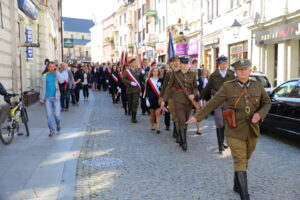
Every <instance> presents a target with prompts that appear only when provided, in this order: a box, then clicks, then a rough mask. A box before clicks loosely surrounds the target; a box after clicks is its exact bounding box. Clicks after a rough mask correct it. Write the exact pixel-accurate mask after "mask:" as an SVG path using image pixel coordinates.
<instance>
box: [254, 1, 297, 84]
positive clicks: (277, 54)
mask: <svg viewBox="0 0 300 200" xmlns="http://www.w3.org/2000/svg"><path fill="white" fill-rule="evenodd" d="M253 2H254V9H255V13H256V19H255V22H256V23H255V24H254V25H252V26H250V27H249V29H250V30H251V33H252V37H253V43H255V45H254V49H253V56H252V60H253V63H254V64H255V65H256V66H257V67H258V69H259V70H260V71H262V72H264V73H265V74H267V76H268V77H269V78H270V79H271V81H272V82H273V84H274V85H275V86H276V85H279V84H281V83H282V82H284V81H286V80H289V79H292V78H296V77H300V53H299V52H300V51H299V45H300V4H299V1H297V0H283V1H274V0H268V1H266V0H262V1H257V0H255V1H253ZM269 8H272V12H269Z"/></svg>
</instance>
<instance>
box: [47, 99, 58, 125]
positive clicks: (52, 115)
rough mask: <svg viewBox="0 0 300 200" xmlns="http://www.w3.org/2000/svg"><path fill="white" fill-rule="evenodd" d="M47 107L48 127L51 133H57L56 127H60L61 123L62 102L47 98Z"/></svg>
mask: <svg viewBox="0 0 300 200" xmlns="http://www.w3.org/2000/svg"><path fill="white" fill-rule="evenodd" d="M45 105H46V113H47V118H48V127H49V129H50V131H55V130H56V127H57V126H60V123H61V112H60V101H59V100H58V99H56V98H55V97H46V99H45ZM55 124H56V126H55Z"/></svg>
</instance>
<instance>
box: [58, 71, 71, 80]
mask: <svg viewBox="0 0 300 200" xmlns="http://www.w3.org/2000/svg"><path fill="white" fill-rule="evenodd" d="M68 79H69V73H68V69H66V70H63V71H61V72H60V76H58V82H59V83H64V82H68Z"/></svg>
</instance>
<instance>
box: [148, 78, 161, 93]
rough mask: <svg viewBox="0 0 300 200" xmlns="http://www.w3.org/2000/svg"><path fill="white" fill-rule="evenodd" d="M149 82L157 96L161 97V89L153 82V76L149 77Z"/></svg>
mask: <svg viewBox="0 0 300 200" xmlns="http://www.w3.org/2000/svg"><path fill="white" fill-rule="evenodd" d="M148 82H149V84H150V86H151V88H152V90H153V91H154V93H155V94H156V96H157V97H158V98H159V96H160V91H159V89H158V87H157V85H156V84H154V83H153V80H152V78H149V79H148Z"/></svg>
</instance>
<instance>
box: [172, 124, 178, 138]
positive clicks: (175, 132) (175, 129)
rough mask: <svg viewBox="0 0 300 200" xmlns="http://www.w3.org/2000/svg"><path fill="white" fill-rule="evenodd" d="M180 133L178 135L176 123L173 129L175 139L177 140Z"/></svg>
mask: <svg viewBox="0 0 300 200" xmlns="http://www.w3.org/2000/svg"><path fill="white" fill-rule="evenodd" d="M177 137H178V133H177V128H176V123H175V122H174V128H173V138H176V139H177Z"/></svg>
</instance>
